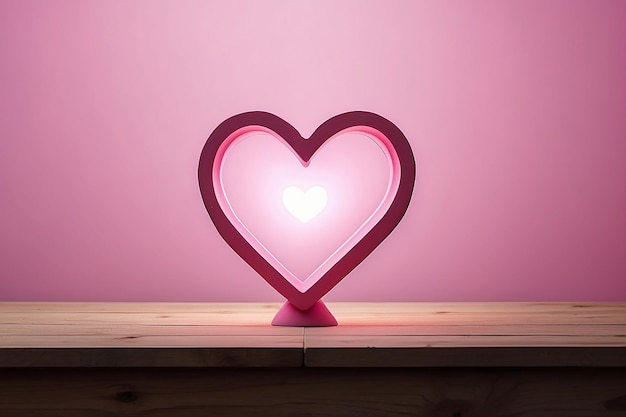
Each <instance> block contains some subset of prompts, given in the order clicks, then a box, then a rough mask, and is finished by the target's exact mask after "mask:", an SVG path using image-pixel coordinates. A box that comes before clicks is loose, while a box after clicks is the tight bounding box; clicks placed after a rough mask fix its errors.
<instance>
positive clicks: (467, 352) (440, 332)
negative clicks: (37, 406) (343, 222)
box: [0, 302, 626, 368]
mask: <svg viewBox="0 0 626 417" xmlns="http://www.w3.org/2000/svg"><path fill="white" fill-rule="evenodd" d="M327 305H328V307H329V309H330V310H331V311H332V312H333V314H334V315H335V316H336V318H337V320H338V321H339V326H337V327H327V328H302V327H273V326H271V325H270V324H269V323H270V321H271V319H272V317H273V316H274V314H275V313H276V311H277V310H278V308H279V307H280V304H278V303H267V304H263V303H39V302H17V303H16V302H4V303H0V367H4V368H8V367H303V366H306V367H496V366H497V367H521V366H523V367H548V366H550V367H566V366H567V367H569V366H575V367H576V366H579V367H626V303H328V304H327Z"/></svg>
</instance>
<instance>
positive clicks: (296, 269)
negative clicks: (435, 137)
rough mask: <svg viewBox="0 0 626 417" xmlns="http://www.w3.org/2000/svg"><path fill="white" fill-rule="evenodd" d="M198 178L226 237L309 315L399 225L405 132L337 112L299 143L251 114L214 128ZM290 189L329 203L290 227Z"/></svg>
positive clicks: (406, 168)
mask: <svg viewBox="0 0 626 417" xmlns="http://www.w3.org/2000/svg"><path fill="white" fill-rule="evenodd" d="M198 181H199V185H200V191H201V193H202V199H203V200H204V204H205V207H206V209H207V211H208V213H209V215H210V217H211V219H212V220H213V223H214V224H215V226H216V228H217V230H218V231H219V233H220V234H221V235H222V237H223V238H224V240H226V242H227V243H228V244H229V245H230V246H231V247H232V248H233V249H234V250H235V251H236V252H237V254H239V256H241V257H242V258H243V259H244V260H245V261H246V262H247V263H248V264H249V265H250V266H251V267H252V268H254V270H255V271H257V272H258V273H259V274H260V275H261V277H263V279H265V280H266V281H267V282H268V283H269V284H270V285H271V286H272V287H274V288H275V289H276V290H277V291H278V292H279V293H281V294H282V295H283V296H284V297H285V298H287V300H288V301H289V303H291V305H292V306H293V307H295V308H297V309H299V310H301V311H312V310H313V309H311V307H313V306H314V305H316V306H318V307H319V303H318V300H320V299H321V298H322V297H323V296H324V295H325V294H326V293H327V292H328V291H330V290H331V289H332V288H333V287H334V286H335V285H337V283H338V282H339V281H341V280H342V279H343V278H344V277H345V276H346V275H347V274H348V273H349V272H350V271H352V269H354V268H355V267H356V266H357V265H358V264H359V263H360V262H361V261H362V260H363V259H365V258H366V257H367V256H368V255H369V254H370V253H371V252H372V251H373V250H374V249H375V248H376V246H378V245H379V244H380V243H381V242H382V241H383V240H384V239H385V237H387V236H388V235H389V233H391V231H392V230H393V229H394V228H395V227H396V225H397V224H398V223H399V222H400V220H401V219H402V216H403V215H404V213H405V212H406V210H407V208H408V204H409V201H410V199H411V195H412V192H413V184H414V181H415V160H414V158H413V152H412V150H411V146H410V144H409V143H408V141H407V140H406V137H405V136H404V135H403V134H402V132H401V131H400V130H399V129H398V128H397V127H396V126H395V125H394V124H393V123H391V122H390V121H389V120H387V119H385V118H383V117H381V116H379V115H377V114H374V113H368V112H348V113H344V114H340V115H338V116H335V117H333V118H331V119H329V120H327V121H326V122H324V123H323V124H322V125H320V127H318V128H317V129H316V130H315V132H314V133H313V135H311V137H310V138H308V139H305V138H303V137H302V136H301V135H300V134H299V133H298V131H297V130H296V129H295V128H294V127H293V126H291V125H290V124H289V123H287V122H285V121H284V120H282V119H281V118H279V117H277V116H274V115H273V114H270V113H265V112H249V113H242V114H239V115H236V116H233V117H231V118H229V119H227V120H225V121H224V122H222V123H221V124H220V125H219V126H218V127H217V128H216V129H215V130H214V131H213V133H212V134H211V136H210V137H209V139H208V140H207V142H206V144H205V146H204V148H203V149H202V153H201V155H200V162H199V166H198ZM291 186H293V187H297V188H298V189H300V190H307V189H310V188H311V187H323V188H324V189H325V190H326V191H327V193H328V203H327V206H326V207H325V208H324V210H323V211H322V212H320V213H319V215H318V216H317V217H316V218H315V219H314V220H311V221H310V222H308V223H302V222H300V223H296V222H297V220H295V219H294V217H293V216H292V215H291V214H290V213H288V211H287V210H286V209H285V207H284V205H282V204H281V203H280V202H281V198H282V193H283V192H284V190H285V188H286V187H291ZM309 309H311V310H309ZM318 310H319V309H318ZM316 311H317V310H316ZM279 314H280V312H279ZM335 323H336V322H335Z"/></svg>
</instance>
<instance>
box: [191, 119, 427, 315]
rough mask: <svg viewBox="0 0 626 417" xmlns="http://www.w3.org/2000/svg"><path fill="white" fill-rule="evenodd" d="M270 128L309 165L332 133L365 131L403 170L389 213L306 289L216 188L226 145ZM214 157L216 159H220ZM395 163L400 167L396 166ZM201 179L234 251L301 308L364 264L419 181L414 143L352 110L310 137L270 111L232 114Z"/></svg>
mask: <svg viewBox="0 0 626 417" xmlns="http://www.w3.org/2000/svg"><path fill="white" fill-rule="evenodd" d="M253 130H263V131H270V132H272V133H273V134H274V135H275V136H277V137H279V138H282V139H283V140H284V142H285V143H286V144H287V146H289V147H291V149H292V151H293V152H294V153H295V154H296V155H297V156H298V157H299V158H300V160H301V162H302V164H303V165H304V166H307V165H308V163H309V162H310V160H311V158H312V157H313V155H314V154H315V152H316V151H317V150H318V149H319V148H320V147H321V146H322V145H323V144H324V143H325V142H326V141H327V140H328V139H330V138H332V137H333V136H336V135H337V134H339V133H342V132H344V131H348V130H350V131H355V130H356V131H364V132H367V133H374V134H375V135H376V136H377V137H381V136H382V137H381V141H382V142H384V143H385V145H386V146H387V147H391V148H392V149H391V150H392V151H393V153H394V154H395V155H396V156H397V157H396V158H395V160H394V161H393V164H394V167H393V168H394V170H396V172H399V173H400V175H399V181H398V185H397V191H396V193H395V196H393V199H392V201H391V204H390V205H389V207H388V210H387V211H386V213H385V214H384V215H383V216H382V217H381V218H380V220H379V221H378V222H377V223H376V224H375V225H374V226H373V227H372V228H371V229H370V230H369V231H368V232H367V233H366V234H365V236H364V237H363V238H362V239H361V240H360V241H358V242H357V243H356V244H355V245H354V246H353V247H352V248H351V249H349V250H348V251H347V252H346V253H345V255H343V256H342V257H341V258H340V259H339V260H337V262H336V263H335V264H334V265H332V266H331V267H330V269H328V271H327V272H325V273H324V274H323V275H322V276H321V277H320V278H319V279H317V281H316V282H315V283H313V284H312V285H311V286H310V287H309V288H308V289H307V290H306V291H304V292H302V291H300V290H298V289H297V288H296V287H295V286H294V285H293V284H292V283H290V282H289V281H288V280H287V279H285V278H284V277H283V275H282V274H281V273H280V272H279V271H278V270H277V269H276V268H275V267H274V266H273V265H272V264H271V263H270V262H268V261H267V260H266V259H265V258H264V257H263V256H262V255H261V254H260V253H259V252H258V251H257V250H256V249H255V248H254V247H253V246H252V245H251V244H250V243H249V242H248V240H246V238H245V237H244V236H243V235H242V234H241V233H240V232H239V231H238V230H237V228H236V227H235V226H234V225H233V224H232V222H231V220H230V219H229V217H228V216H227V215H226V214H225V212H224V209H223V207H222V206H221V205H220V200H219V198H218V194H219V191H217V190H216V189H215V181H216V180H218V181H219V178H217V177H218V176H219V172H216V170H215V167H216V166H219V164H220V163H221V160H220V158H221V157H222V156H223V152H224V149H223V146H222V145H223V144H224V143H225V142H228V141H229V140H232V139H233V137H236V136H240V135H241V134H242V132H246V131H253ZM216 162H218V163H217V164H216ZM395 165H397V166H395ZM198 181H199V185H200V192H201V194H202V199H203V200H204V205H205V207H206V209H207V211H208V213H209V216H210V217H211V219H212V221H213V223H214V224H215V227H216V228H217V230H218V232H219V233H220V235H221V236H222V237H223V238H224V240H225V241H226V242H227V243H228V244H229V245H230V246H231V247H232V248H233V250H234V251H235V252H236V253H237V254H238V255H239V256H240V257H241V258H242V259H243V260H244V261H246V262H247V263H248V264H249V265H250V266H251V267H252V268H253V269H254V270H255V271H256V272H257V273H259V275H261V277H263V279H265V281H267V283H268V284H270V285H271V286H272V287H273V288H274V289H276V290H277V291H278V292H279V293H280V294H282V295H283V296H284V297H285V298H286V299H287V300H288V301H289V302H290V303H291V304H293V305H294V306H295V307H297V308H298V309H300V310H307V309H309V308H311V307H312V306H313V305H314V304H315V303H316V302H317V301H318V300H320V299H321V298H322V297H323V296H324V295H325V294H326V293H328V292H329V291H330V290H331V289H332V288H333V287H334V286H335V285H337V283H339V281H341V280H342V279H343V278H344V277H345V276H346V275H347V274H348V273H350V271H352V270H353V269H354V268H355V267H356V266H357V265H358V264H360V263H361V262H362V261H363V260H364V259H365V258H366V257H367V256H368V255H369V254H370V253H371V252H372V251H373V250H374V249H375V248H376V247H377V246H378V245H379V244H380V243H381V242H382V241H383V240H384V239H385V238H386V237H387V236H388V235H389V234H390V233H391V231H392V230H393V229H394V228H395V227H396V226H397V225H398V223H399V222H400V220H401V219H402V217H403V216H404V214H405V212H406V210H407V208H408V205H409V202H410V200H411V195H412V193H413V186H414V183H415V158H414V156H413V151H412V150H411V146H410V144H409V142H408V140H407V139H406V137H405V136H404V134H403V133H402V132H401V131H400V129H398V128H397V127H396V126H395V125H394V124H393V123H392V122H390V121H389V120H387V119H385V118H384V117H382V116H379V115H377V114H375V113H370V112H363V111H353V112H348V113H343V114H340V115H337V116H335V117H332V118H331V119H329V120H327V121H326V122H324V123H323V124H322V125H321V126H319V127H318V128H317V129H316V130H315V132H314V133H313V135H311V137H310V138H309V139H305V138H303V137H302V136H301V135H300V134H299V133H298V131H297V130H296V129H295V128H294V127H293V126H291V125H290V124H289V123H287V122H286V121H284V120H283V119H281V118H280V117H278V116H275V115H273V114H271V113H267V112H260V111H254V112H248V113H242V114H238V115H236V116H233V117H230V118H229V119H227V120H225V121H224V122H222V123H221V124H220V125H219V126H218V127H217V128H216V129H215V130H214V131H213V133H211V135H210V136H209V138H208V140H207V142H206V144H205V145H204V148H203V149H202V153H201V155H200V162H199V166H198Z"/></svg>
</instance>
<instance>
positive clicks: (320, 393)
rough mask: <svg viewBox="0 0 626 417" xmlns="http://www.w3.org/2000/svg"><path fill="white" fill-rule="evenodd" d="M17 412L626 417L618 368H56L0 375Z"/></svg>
mask: <svg viewBox="0 0 626 417" xmlns="http://www.w3.org/2000/svg"><path fill="white" fill-rule="evenodd" d="M0 415H2V416H11V417H58V416H64V417H84V416H90V417H112V416H133V417H148V416H149V417H164V416H177V417H196V416H220V417H231V416H256V417H265V416H268V417H269V416H272V417H286V416H359V417H406V416H415V417H465V416H468V417H469V416H480V417H502V416H511V417H513V416H519V417H521V416H524V417H546V416H549V417H591V416H593V417H624V416H626V380H625V378H624V373H623V370H615V369H580V370H572V369H514V370H511V369H490V370H475V369H461V368H451V369H445V370H442V369H388V368H387V369H386V368H381V369H372V368H365V369H346V368H334V369H333V368H329V369H307V368H300V369H262V370H261V369H250V368H243V369H238V368H230V369H224V368H216V369H211V370H206V369H184V370H181V369H159V370H157V369H90V370H85V369H74V370H67V369H59V370H49V369H47V370H37V369H32V370H29V369H26V370H5V371H4V372H2V373H0Z"/></svg>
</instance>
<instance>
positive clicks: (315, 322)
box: [272, 301, 337, 327]
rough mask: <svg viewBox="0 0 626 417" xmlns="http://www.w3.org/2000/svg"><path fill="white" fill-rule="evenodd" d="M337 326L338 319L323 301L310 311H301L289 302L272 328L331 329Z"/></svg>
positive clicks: (275, 318) (273, 321)
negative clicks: (330, 327)
mask: <svg viewBox="0 0 626 417" xmlns="http://www.w3.org/2000/svg"><path fill="white" fill-rule="evenodd" d="M336 325H337V319H335V317H334V316H333V314H332V313H331V312H330V310H328V307H326V305H325V304H324V303H323V302H322V301H318V302H316V303H315V304H313V306H311V308H309V309H308V310H300V309H299V308H297V307H296V306H294V305H293V304H291V303H290V302H289V301H287V302H286V303H285V304H283V306H282V307H281V308H280V310H278V313H276V315H275V316H274V319H273V320H272V326H290V327H329V326H336Z"/></svg>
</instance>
